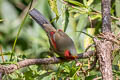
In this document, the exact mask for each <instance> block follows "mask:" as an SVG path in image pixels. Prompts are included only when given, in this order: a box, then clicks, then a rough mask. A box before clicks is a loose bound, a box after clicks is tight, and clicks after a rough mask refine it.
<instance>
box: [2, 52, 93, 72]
mask: <svg viewBox="0 0 120 80" xmlns="http://www.w3.org/2000/svg"><path fill="white" fill-rule="evenodd" d="M94 55H95V51H88V52H85V53H81V54H78V59H85V58H88V57H90V56H94ZM68 61H71V60H65V59H63V58H61V57H51V58H43V59H26V60H23V61H20V62H18V63H16V64H10V65H8V66H5V65H0V73H1V74H10V73H13V72H14V71H15V70H18V69H20V68H23V67H26V66H30V65H41V64H57V63H61V62H68Z"/></svg>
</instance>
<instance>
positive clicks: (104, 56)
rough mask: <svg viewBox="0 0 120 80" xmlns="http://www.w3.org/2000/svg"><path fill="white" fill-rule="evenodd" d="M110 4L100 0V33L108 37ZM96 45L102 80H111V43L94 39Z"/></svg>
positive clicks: (109, 31)
mask: <svg viewBox="0 0 120 80" xmlns="http://www.w3.org/2000/svg"><path fill="white" fill-rule="evenodd" d="M110 3H111V0H102V30H101V31H102V33H103V34H104V35H105V36H108V37H110V36H109V35H110V34H112V33H111V20H110V17H111V16H110ZM94 42H95V45H96V53H97V57H98V61H99V65H100V71H101V74H102V80H113V75H112V59H111V58H112V57H111V56H112V48H113V43H112V42H111V41H109V40H107V39H104V38H102V39H101V40H98V39H97V38H94Z"/></svg>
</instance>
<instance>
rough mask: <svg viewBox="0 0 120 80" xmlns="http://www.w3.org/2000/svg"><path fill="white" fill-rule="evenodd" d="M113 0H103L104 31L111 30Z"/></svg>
mask: <svg viewBox="0 0 120 80" xmlns="http://www.w3.org/2000/svg"><path fill="white" fill-rule="evenodd" d="M110 3H111V0H102V32H103V33H104V32H111V20H110V18H111V15H110V6H111V4H110Z"/></svg>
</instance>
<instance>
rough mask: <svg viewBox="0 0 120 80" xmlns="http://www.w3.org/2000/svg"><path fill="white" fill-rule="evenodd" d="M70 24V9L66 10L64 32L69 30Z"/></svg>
mask: <svg viewBox="0 0 120 80" xmlns="http://www.w3.org/2000/svg"><path fill="white" fill-rule="evenodd" d="M68 22H69V11H68V8H65V23H64V32H65V31H66V29H67V26H68Z"/></svg>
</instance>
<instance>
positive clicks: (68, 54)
mask: <svg viewBox="0 0 120 80" xmlns="http://www.w3.org/2000/svg"><path fill="white" fill-rule="evenodd" d="M64 56H65V58H66V59H68V60H69V59H75V57H74V56H72V55H71V53H70V51H69V50H66V51H65V53H64Z"/></svg>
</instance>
